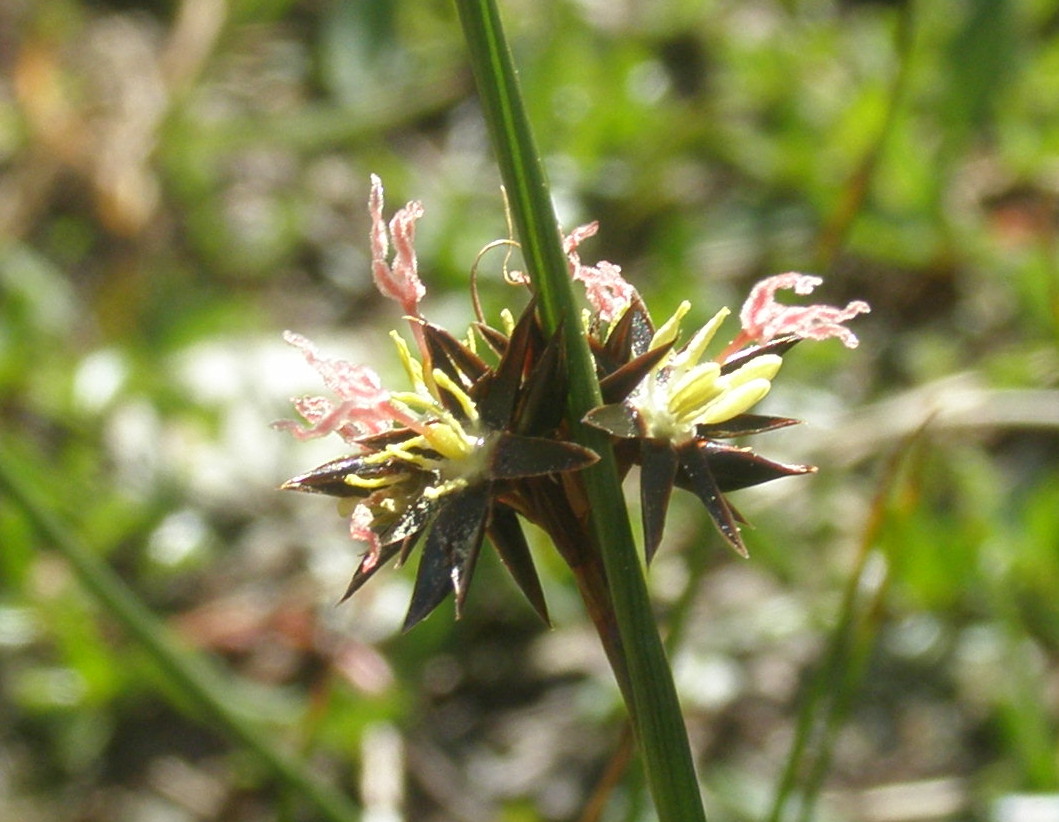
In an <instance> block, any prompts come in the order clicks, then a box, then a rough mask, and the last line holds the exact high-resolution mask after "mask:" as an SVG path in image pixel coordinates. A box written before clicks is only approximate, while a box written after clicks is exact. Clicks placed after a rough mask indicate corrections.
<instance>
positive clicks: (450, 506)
mask: <svg viewBox="0 0 1059 822" xmlns="http://www.w3.org/2000/svg"><path fill="white" fill-rule="evenodd" d="M488 510H489V485H488V483H482V484H479V485H475V486H471V487H470V488H466V489H464V490H462V491H458V492H455V493H453V494H450V495H448V497H447V498H445V500H444V505H443V507H442V508H441V510H439V511H438V514H437V516H436V517H435V518H434V521H433V522H432V523H431V524H430V527H429V529H428V531H427V534H426V537H425V540H424V542H423V549H422V551H421V558H420V560H419V568H418V570H417V571H416V581H415V589H414V590H413V591H412V602H411V604H410V605H409V606H408V615H407V616H406V617H405V621H404V626H403V630H405V631H407V630H408V629H410V628H412V627H413V626H414V625H416V623H418V622H420V621H422V620H423V619H424V618H425V617H426V616H427V615H429V614H430V612H431V611H433V610H434V609H435V608H437V607H438V605H440V604H441V603H442V602H443V601H444V600H445V598H446V597H447V596H448V595H449V594H450V593H451V592H453V591H455V592H456V616H457V617H459V615H460V610H461V608H462V605H463V601H464V599H465V598H466V596H467V589H468V586H469V584H470V581H471V576H472V574H473V573H474V565H475V563H476V562H477V560H478V553H479V550H480V548H481V546H482V538H483V536H484V534H485V523H486V514H487V513H488Z"/></svg>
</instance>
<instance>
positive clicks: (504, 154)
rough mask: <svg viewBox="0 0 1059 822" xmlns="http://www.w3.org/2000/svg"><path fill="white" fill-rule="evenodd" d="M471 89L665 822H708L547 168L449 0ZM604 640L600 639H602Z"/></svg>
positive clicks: (489, 9)
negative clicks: (601, 423) (602, 420)
mask: <svg viewBox="0 0 1059 822" xmlns="http://www.w3.org/2000/svg"><path fill="white" fill-rule="evenodd" d="M456 7H457V9H458V11H459V15H460V21H461V23H462V25H463V30H464V35H465V37H466V40H467V45H468V49H469V52H470V58H471V64H472V68H473V70H474V75H475V80H476V82H477V86H478V93H479V96H480V98H481V103H482V108H483V110H484V112H485V118H486V121H487V123H488V126H489V130H490V134H491V136H492V141H493V147H494V149H495V151H496V154H497V159H498V162H499V165H500V172H501V177H502V179H503V181H504V185H505V187H506V189H507V196H508V200H509V203H510V205H511V211H512V214H513V215H514V219H515V226H516V229H517V231H518V239H519V242H520V243H521V248H522V255H523V258H524V260H525V263H526V267H527V269H528V271H529V273H530V276H531V277H532V279H533V282H534V285H535V288H536V292H537V294H538V295H539V297H540V309H541V316H542V320H543V322H544V324H545V326H546V328H547V330H555V329H558V328H560V327H562V328H563V331H564V335H563V337H564V341H565V345H566V355H567V365H568V368H569V373H570V383H571V388H570V392H569V395H568V397H567V420H568V422H569V424H570V428H571V431H572V435H573V439H574V441H576V442H579V443H580V444H582V445H585V446H587V447H589V448H591V449H593V450H594V451H595V452H596V453H598V454H599V455H600V456H601V459H600V461H599V462H598V463H597V464H596V465H595V466H593V467H592V468H590V469H586V470H585V471H583V472H582V473H581V476H582V478H583V480H584V483H585V487H586V493H587V496H588V503H589V510H590V511H591V516H590V523H589V527H590V529H591V533H592V536H593V539H594V542H595V544H596V545H598V546H599V547H600V550H601V553H602V555H603V564H604V568H605V571H606V577H607V585H608V587H609V589H610V596H611V602H612V605H613V610H614V617H615V619H616V621H617V625H618V632H619V635H620V640H621V646H622V647H621V653H622V655H623V657H624V660H625V667H626V670H625V672H624V674H622V673H619V672H617V671H616V674H617V675H618V676H619V678H621V677H622V676H623V675H627V677H628V685H629V687H628V688H626V689H624V690H623V694H624V695H625V697H626V702H627V707H628V710H629V714H630V717H631V718H632V721H633V726H634V728H635V729H636V735H637V739H638V741H639V744H640V750H641V753H642V756H643V760H644V767H645V770H646V773H647V780H648V784H649V785H650V788H651V793H652V795H653V797H654V801H655V807H656V810H657V812H658V816H659V819H660V820H662V822H696V820H705V814H704V812H703V809H702V800H701V796H700V793H699V786H698V780H697V778H696V776H695V769H694V765H693V763H692V758H691V749H690V745H689V743H688V738H687V732H686V730H685V727H684V719H683V715H682V713H681V710H680V705H679V702H678V701H677V695H676V688H675V687H674V684H673V676H672V672H671V670H670V667H669V662H668V660H667V659H666V655H665V650H664V648H663V646H662V641H661V638H660V636H659V633H658V627H657V624H656V623H655V619H654V614H653V613H652V610H651V603H650V600H649V598H648V594H647V587H646V584H645V582H644V577H643V570H642V567H641V564H640V561H639V558H638V556H637V554H636V547H635V543H634V541H633V536H632V530H631V526H630V523H629V516H628V512H627V511H626V508H625V502H624V497H623V496H622V490H621V483H620V481H619V478H618V473H617V469H616V466H615V462H614V457H613V454H612V452H611V448H610V443H609V440H608V437H607V435H606V434H604V433H603V432H601V431H597V430H595V429H592V428H589V427H587V426H585V425H583V424H582V423H581V419H582V418H583V417H584V415H585V414H586V413H587V412H588V411H589V410H590V409H592V408H594V407H595V406H598V405H600V404H602V399H601V397H600V392H599V383H598V381H597V379H596V375H595V367H594V365H593V362H592V355H591V352H590V351H589V348H588V343H587V341H586V340H585V338H584V336H583V334H582V330H581V325H580V311H579V308H578V303H577V301H576V300H575V297H574V293H573V288H572V285H571V282H570V276H569V271H568V269H567V260H566V256H565V254H564V253H563V250H562V244H561V236H560V234H559V228H558V221H557V219H556V216H555V211H554V208H553V206H552V202H551V198H550V197H549V194H548V186H547V182H546V179H545V175H544V169H543V167H542V165H541V162H540V157H539V155H538V153H537V150H536V146H535V142H534V139H533V135H532V132H531V129H530V125H529V120H528V118H527V116H526V112H525V109H524V106H523V103H522V98H521V94H520V91H519V87H518V81H517V78H516V76H515V69H514V65H513V63H512V59H511V54H510V51H509V49H508V46H507V43H506V41H505V38H504V33H503V29H502V26H501V23H500V16H499V13H498V11H497V7H496V3H495V0H456ZM604 641H606V639H605V638H604Z"/></svg>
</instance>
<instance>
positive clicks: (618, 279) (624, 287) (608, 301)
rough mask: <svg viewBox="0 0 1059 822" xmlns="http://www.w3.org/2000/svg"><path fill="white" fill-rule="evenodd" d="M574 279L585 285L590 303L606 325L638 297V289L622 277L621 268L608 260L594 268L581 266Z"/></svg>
mask: <svg viewBox="0 0 1059 822" xmlns="http://www.w3.org/2000/svg"><path fill="white" fill-rule="evenodd" d="M574 279H575V280H580V281H581V282H583V283H584V284H585V296H586V297H587V298H588V302H589V303H590V304H591V305H592V307H593V308H594V309H595V310H596V313H597V314H598V315H599V318H600V320H602V321H603V322H605V323H609V322H610V321H611V320H613V319H614V318H615V317H617V316H619V315H620V314H621V313H622V312H623V311H624V310H625V309H626V308H628V307H629V304H630V303H631V302H632V300H633V297H635V296H636V289H635V288H633V287H632V286H631V285H630V284H629V283H628V282H627V281H626V279H625V278H624V277H622V276H621V267H620V266H617V265H614V263H608V262H607V261H606V260H600V261H599V262H598V263H596V265H594V266H586V265H579V266H578V267H577V269H576V270H575V271H574Z"/></svg>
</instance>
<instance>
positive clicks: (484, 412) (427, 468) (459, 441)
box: [276, 303, 597, 628]
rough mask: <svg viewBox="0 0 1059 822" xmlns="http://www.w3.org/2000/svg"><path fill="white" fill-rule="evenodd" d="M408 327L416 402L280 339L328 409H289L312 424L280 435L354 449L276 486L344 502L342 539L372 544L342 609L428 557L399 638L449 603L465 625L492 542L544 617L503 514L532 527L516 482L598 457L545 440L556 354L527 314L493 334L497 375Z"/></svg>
mask: <svg viewBox="0 0 1059 822" xmlns="http://www.w3.org/2000/svg"><path fill="white" fill-rule="evenodd" d="M416 327H417V328H418V331H419V333H418V334H417V337H418V338H419V340H420V342H421V349H422V351H423V352H424V358H425V359H426V361H428V362H429V363H430V368H429V372H428V371H427V368H426V367H425V366H424V364H423V363H422V362H420V361H419V360H417V359H416V358H415V357H414V356H413V355H412V353H411V351H410V350H409V348H408V346H407V344H405V342H404V340H403V339H401V338H400V337H399V336H398V335H397V334H392V335H391V336H392V337H393V339H394V341H395V343H396V345H397V349H398V354H399V356H400V359H401V362H402V364H403V365H404V370H405V372H406V374H407V376H408V378H409V380H410V382H411V383H412V390H410V391H387V390H386V389H384V388H383V387H382V385H381V381H380V379H379V377H378V375H377V374H376V373H375V372H374V371H373V370H372V369H370V368H368V367H367V366H360V365H354V364H352V363H349V362H347V361H345V360H342V359H336V358H329V357H325V356H323V355H321V354H320V353H319V351H318V350H317V348H316V346H314V345H313V344H312V343H311V342H310V341H309V340H307V339H306V338H304V337H302V336H300V335H298V334H293V333H291V332H287V334H286V335H285V337H286V339H287V341H288V342H289V343H291V344H292V345H294V346H295V347H297V348H298V349H299V350H300V351H301V352H302V354H303V356H304V357H305V359H306V361H307V362H308V363H309V364H310V365H311V366H313V367H314V368H315V369H316V371H317V373H319V374H320V376H321V377H322V379H323V381H324V384H325V385H326V386H327V387H328V388H329V389H330V390H331V391H332V392H334V394H335V395H336V399H334V400H331V399H328V398H325V397H308V398H302V399H297V400H295V401H294V405H295V408H296V409H297V411H298V412H299V413H300V414H301V415H302V417H303V418H304V419H305V420H306V421H307V422H308V423H309V426H308V427H302V426H300V425H298V424H297V423H294V422H291V421H282V422H279V423H276V427H277V428H281V429H284V430H289V431H290V432H291V433H293V434H294V435H295V436H296V437H298V438H299V439H308V438H311V437H318V436H323V435H325V434H328V433H337V434H338V435H339V436H341V437H342V439H344V440H345V441H346V442H347V444H348V445H351V446H353V447H354V448H355V449H356V450H355V452H354V453H352V454H350V455H347V456H343V457H340V458H338V459H335V460H331V461H329V462H327V463H325V464H324V465H321V466H318V467H317V468H314V469H312V470H310V471H307V472H305V473H303V474H300V475H298V476H296V477H294V478H292V479H290V480H288V481H287V482H286V483H284V484H283V486H282V487H283V488H285V489H290V490H296V491H308V492H312V493H322V494H328V495H330V496H335V497H339V498H340V499H341V500H343V504H344V507H345V510H346V513H347V514H348V515H349V517H350V535H351V536H352V537H353V538H354V539H357V540H361V541H363V542H366V543H367V545H368V550H367V552H366V553H365V554H364V556H363V557H362V559H361V561H360V564H359V566H358V568H357V570H356V572H355V573H354V575H353V579H352V580H351V582H350V584H349V587H348V589H347V591H346V596H347V597H348V596H350V595H351V594H352V593H353V592H354V591H356V590H357V589H358V588H360V586H361V585H363V584H364V583H365V582H366V581H367V580H368V579H370V578H371V577H372V576H373V575H374V574H375V572H376V571H378V570H379V568H381V567H382V566H383V565H385V564H386V562H387V561H388V560H390V559H392V558H393V557H395V556H396V557H398V559H399V561H404V559H405V558H407V557H408V555H409V554H410V553H411V551H412V550H414V549H415V548H416V547H419V546H422V551H421V555H422V559H421V560H420V563H419V568H418V571H417V574H416V583H415V589H414V591H413V594H412V602H411V605H410V606H409V611H408V616H407V618H406V621H405V627H406V628H409V627H411V626H412V625H414V624H416V623H417V622H419V621H420V620H421V619H423V618H424V617H426V616H427V615H428V614H429V613H430V612H431V611H433V610H434V608H436V607H437V606H438V605H439V604H440V603H441V602H442V601H444V599H445V598H446V597H447V596H448V595H449V594H450V593H455V595H456V607H457V615H458V614H459V612H460V609H461V608H462V606H463V603H464V600H465V598H466V596H467V591H468V586H469V584H470V580H471V576H472V574H473V571H474V567H475V563H476V562H477V558H478V554H479V551H480V549H481V545H482V541H483V539H484V537H485V535H486V534H487V533H488V534H489V536H490V538H491V541H492V542H493V544H494V545H495V546H496V548H497V550H498V551H499V552H500V555H501V557H502V559H503V560H504V562H505V564H506V565H507V566H508V568H509V569H510V570H511V573H512V575H513V577H514V578H515V581H516V583H517V584H518V585H519V587H520V588H521V589H522V590H523V592H524V593H525V594H526V596H527V598H528V599H529V600H530V602H531V604H532V605H533V606H534V607H535V608H536V610H537V611H538V613H540V614H541V616H542V617H544V618H545V619H546V618H547V611H546V609H545V606H544V598H543V593H542V592H541V588H540V583H539V581H538V578H537V575H536V571H535V570H534V568H533V563H532V560H531V559H530V555H529V548H528V546H527V544H526V540H525V537H524V536H523V534H522V530H521V526H520V525H519V523H518V519H517V517H516V516H515V511H514V509H512V508H511V507H510V505H509V503H510V504H517V505H520V507H522V508H523V510H524V513H529V514H531V515H532V513H533V511H532V507H529V508H527V507H526V506H525V505H524V504H523V503H521V502H520V497H519V493H518V484H519V483H520V482H525V481H526V480H527V479H529V478H536V477H541V476H546V475H549V474H559V473H563V472H568V471H576V470H578V469H580V468H583V467H585V466H586V465H589V464H591V463H592V462H595V460H596V459H597V457H596V455H595V454H594V453H593V452H591V451H589V450H587V449H585V448H582V447H580V446H578V445H574V444H572V443H566V442H562V441H559V440H556V439H553V438H551V437H549V436H539V434H541V433H549V432H550V431H551V430H552V429H554V427H555V425H556V424H557V420H554V409H556V408H558V407H560V402H559V398H560V397H561V392H562V391H563V390H564V389H563V387H562V386H563V374H562V360H561V358H558V357H556V356H554V352H555V351H557V346H555V345H554V341H553V344H552V345H547V344H543V341H542V340H541V339H540V330H539V327H538V326H537V323H536V315H535V312H534V306H533V304H532V303H531V305H530V306H529V307H528V308H527V310H526V312H525V313H524V314H523V317H522V319H521V320H520V322H519V323H518V324H517V325H515V327H514V328H513V329H512V331H511V334H510V336H507V335H504V334H502V333H501V332H498V331H495V330H491V335H490V337H489V339H491V340H493V341H494V342H496V343H497V344H498V345H502V348H503V352H502V354H501V356H500V358H499V361H498V362H497V364H496V365H495V366H494V367H489V366H487V365H486V363H485V361H483V360H482V359H481V358H480V357H479V356H478V355H477V354H476V353H475V351H474V350H473V349H472V348H471V347H469V346H468V345H467V344H466V343H463V342H460V341H459V340H457V339H456V338H455V337H453V336H452V335H450V334H449V333H448V332H447V331H445V330H444V329H441V328H439V327H437V326H434V325H430V324H429V323H425V322H423V321H418V323H417V326H416ZM549 351H551V352H553V353H552V354H551V355H549V354H548V353H547V352H549ZM555 392H559V393H558V394H556V393H555ZM553 420H554V421H553Z"/></svg>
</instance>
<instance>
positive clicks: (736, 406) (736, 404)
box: [695, 379, 772, 425]
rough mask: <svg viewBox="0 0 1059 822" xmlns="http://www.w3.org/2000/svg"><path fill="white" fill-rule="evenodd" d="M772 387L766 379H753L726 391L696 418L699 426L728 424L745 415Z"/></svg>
mask: <svg viewBox="0 0 1059 822" xmlns="http://www.w3.org/2000/svg"><path fill="white" fill-rule="evenodd" d="M771 387H772V383H770V382H769V381H768V380H766V379H753V380H750V381H749V382H747V383H744V384H743V385H740V386H738V387H737V388H733V389H732V390H730V391H726V392H725V393H724V394H722V395H721V396H720V397H718V398H717V399H716V400H715V401H714V402H712V403H710V404H709V405H708V406H707V407H706V408H705V409H704V412H703V413H702V414H701V415H699V416H698V417H696V418H695V423H696V424H697V425H710V424H712V423H718V422H726V421H727V420H730V419H732V418H733V417H738V416H739V415H740V414H745V413H746V412H747V411H749V410H750V409H751V408H753V407H754V406H755V405H757V404H758V403H759V402H761V400H763V399H764V398H765V395H766V394H767V393H768V392H769V389H770V388H771Z"/></svg>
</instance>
